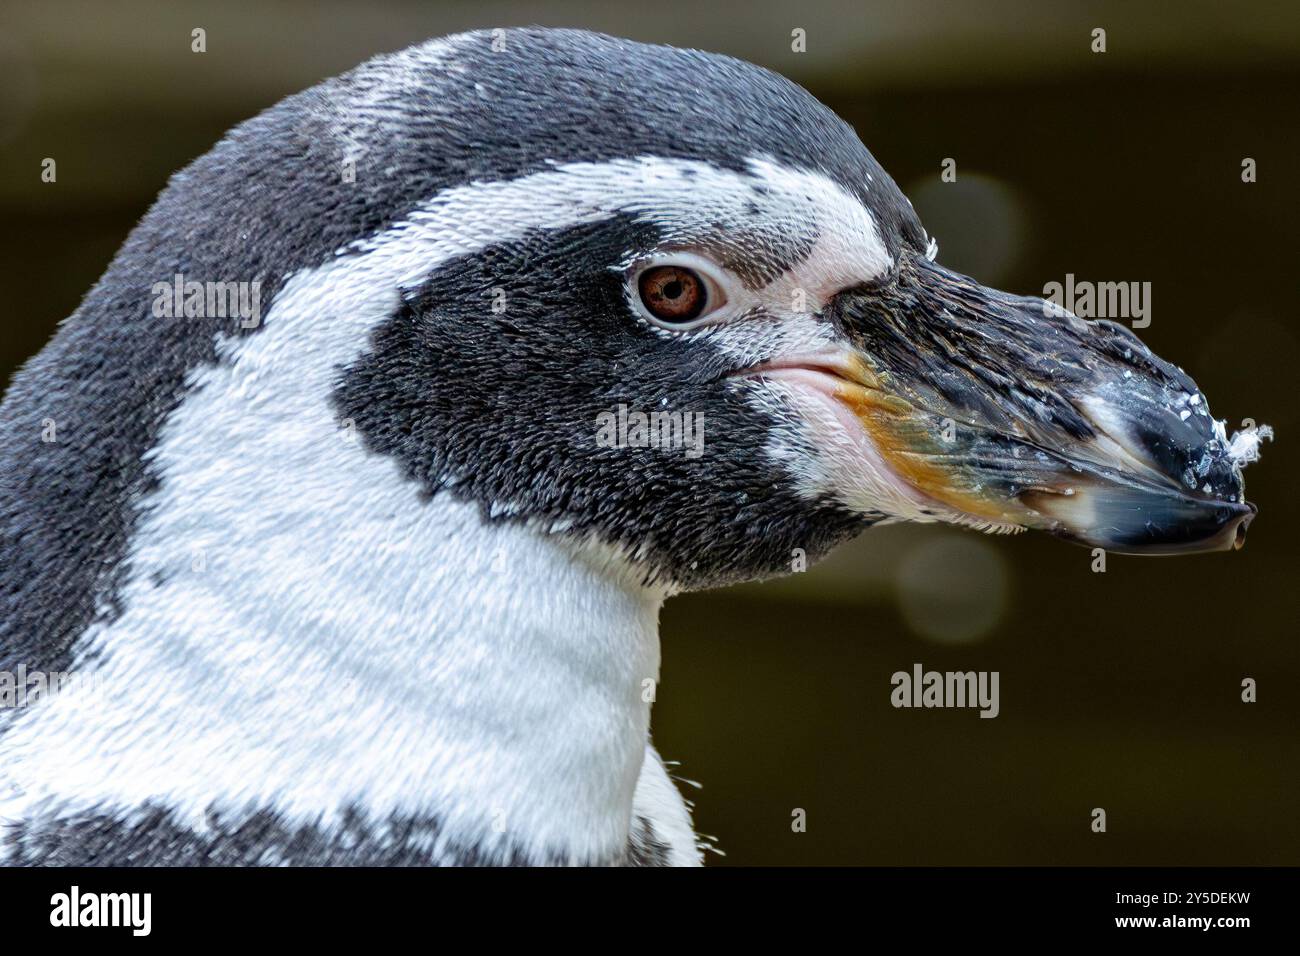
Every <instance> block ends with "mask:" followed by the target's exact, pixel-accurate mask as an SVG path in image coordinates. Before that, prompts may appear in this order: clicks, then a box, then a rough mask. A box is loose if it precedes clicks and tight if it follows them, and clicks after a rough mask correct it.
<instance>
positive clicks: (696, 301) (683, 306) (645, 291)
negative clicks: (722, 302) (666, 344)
mask: <svg viewBox="0 0 1300 956" xmlns="http://www.w3.org/2000/svg"><path fill="white" fill-rule="evenodd" d="M637 290H638V291H639V292H640V294H641V304H642V305H643V306H645V308H646V311H647V312H649V313H650V314H651V315H652V316H654V317H655V318H656V319H658V320H659V321H661V322H664V323H667V324H669V325H683V324H685V323H687V322H691V321H693V320H695V319H697V318H699V317H700V316H701V315H703V314H704V312H705V310H706V309H711V308H713V307H714V304H713V303H712V302H710V299H711V298H712V296H711V295H710V289H709V284H708V283H707V282H706V281H705V279H704V278H703V277H702V276H701V275H700V274H699V273H698V272H695V271H694V270H693V269H687V268H685V267H683V266H652V267H651V268H649V269H646V270H645V271H644V272H642V273H641V276H640V278H639V279H638V280H637Z"/></svg>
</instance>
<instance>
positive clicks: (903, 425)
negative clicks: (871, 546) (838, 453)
mask: <svg viewBox="0 0 1300 956" xmlns="http://www.w3.org/2000/svg"><path fill="white" fill-rule="evenodd" d="M852 364H853V369H852V381H848V380H847V379H846V380H845V381H844V384H843V385H841V386H840V387H839V388H837V389H836V393H835V394H836V397H837V398H838V399H839V400H840V401H842V402H844V404H845V405H847V406H848V407H849V409H850V410H851V411H852V412H853V414H854V416H855V417H856V418H857V419H858V420H859V421H860V422H862V425H863V427H864V428H866V430H867V433H868V434H869V435H870V436H871V440H872V442H873V443H874V444H875V446H876V449H877V451H878V452H879V453H880V456H881V458H882V459H884V461H885V463H886V464H888V465H889V467H890V468H892V469H893V470H894V472H895V474H897V475H898V477H899V478H901V479H902V480H903V481H904V482H906V483H907V484H908V485H910V486H911V487H913V488H915V489H916V490H917V491H920V492H921V493H922V494H925V495H927V496H929V497H931V498H933V499H935V500H936V501H939V502H942V503H943V504H945V505H948V506H949V507H951V508H954V509H955V510H957V511H960V512H964V513H965V514H967V515H971V516H974V517H978V518H984V519H987V520H988V521H993V522H998V523H1003V524H1020V523H1021V522H1022V521H1023V520H1024V515H1023V513H1018V512H1013V511H1008V510H1007V509H1006V507H1005V506H1006V502H1004V501H998V500H993V501H991V500H989V499H988V498H986V497H984V496H983V495H982V494H980V491H981V490H982V489H981V488H980V486H979V485H978V484H977V483H971V482H963V476H962V475H961V473H960V472H956V471H954V470H953V469H950V468H946V467H944V465H943V464H942V462H943V459H944V453H943V449H942V446H941V445H939V444H938V442H939V439H938V437H937V436H935V435H933V434H931V432H930V430H929V429H928V428H927V427H926V424H925V420H924V418H923V417H921V416H920V415H918V414H917V410H916V407H915V406H914V405H912V404H911V403H910V402H908V401H907V400H906V399H904V398H900V397H899V396H898V395H897V394H895V393H894V392H892V391H888V390H886V389H885V388H883V387H882V380H881V377H880V376H879V375H878V374H877V373H876V372H875V371H874V370H872V369H871V368H869V367H868V366H867V365H866V363H865V362H863V361H862V360H861V359H858V358H856V357H855V358H854V360H853V363H852ZM928 449H933V450H932V451H931V450H928Z"/></svg>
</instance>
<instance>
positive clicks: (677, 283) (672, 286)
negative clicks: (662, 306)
mask: <svg viewBox="0 0 1300 956" xmlns="http://www.w3.org/2000/svg"><path fill="white" fill-rule="evenodd" d="M681 294H682V282H681V280H680V279H674V280H673V281H672V282H669V283H668V284H667V285H665V286H664V295H665V296H666V297H667V298H669V299H675V298H677V297H678V296H680V295H681Z"/></svg>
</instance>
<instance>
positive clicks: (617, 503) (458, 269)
mask: <svg viewBox="0 0 1300 956" xmlns="http://www.w3.org/2000/svg"><path fill="white" fill-rule="evenodd" d="M658 239H659V237H658V235H657V234H656V233H654V232H653V230H652V229H651V228H650V227H648V226H646V225H638V224H636V223H635V222H633V221H632V220H631V219H630V218H627V217H617V218H614V219H609V220H605V221H602V222H598V223H595V224H592V225H584V226H579V227H575V228H571V229H566V230H560V231H554V232H539V233H534V234H533V235H531V236H529V237H527V238H525V239H523V240H521V241H519V242H512V243H506V244H503V245H499V246H493V247H489V248H487V249H484V250H482V251H481V252H479V253H477V254H475V255H472V256H467V257H463V258H460V259H456V260H453V261H450V262H447V263H445V264H443V265H442V266H441V267H439V268H438V270H437V271H436V272H434V273H433V274H432V275H431V276H430V277H429V278H428V280H427V281H426V282H425V283H424V284H423V285H422V286H421V287H420V288H418V289H417V290H414V291H413V292H412V293H411V294H409V295H408V296H407V297H406V299H405V301H404V302H403V305H402V308H401V309H400V310H399V312H398V313H397V315H395V316H394V317H393V318H392V319H391V320H390V321H388V322H387V323H385V324H384V325H383V326H382V327H380V328H379V329H378V330H377V331H376V332H375V334H374V337H373V341H372V342H371V347H370V349H369V352H368V353H367V354H366V355H365V357H364V358H362V359H361V360H360V361H358V362H357V363H356V364H354V365H353V366H352V367H351V368H348V369H346V370H345V371H344V372H343V373H342V375H341V377H340V381H339V386H338V389H337V391H336V393H335V402H336V407H337V409H338V414H339V417H340V418H342V419H351V420H352V421H353V422H354V423H355V427H356V429H357V431H358V432H359V433H360V434H361V435H362V436H363V438H364V440H365V442H366V444H367V446H368V447H369V448H370V449H372V450H374V451H377V452H380V453H382V454H386V455H391V456H393V457H395V458H397V459H398V460H399V461H401V463H402V465H403V468H404V470H405V471H406V473H407V474H408V475H409V476H410V477H411V478H413V479H414V480H416V481H419V482H420V483H421V484H422V485H423V486H424V487H425V488H426V489H427V490H428V491H429V492H437V491H439V490H441V489H444V488H447V489H448V490H449V491H450V493H452V494H455V495H456V496H458V497H460V498H462V499H464V500H470V501H475V502H477V503H479V504H480V505H481V506H482V508H483V512H484V515H485V517H487V516H490V515H498V516H499V515H503V514H504V515H507V516H509V517H511V518H514V519H535V520H539V521H541V522H542V523H544V524H546V525H550V524H552V523H560V524H563V525H564V526H565V527H566V528H567V529H568V533H569V534H572V535H577V536H581V535H585V534H587V533H590V532H595V533H596V534H598V535H599V536H600V537H601V538H602V539H603V540H605V541H607V542H610V543H613V544H617V545H620V546H622V547H623V548H625V549H627V550H628V551H629V552H630V553H632V554H633V555H635V556H638V557H641V558H643V559H644V560H645V561H646V562H647V563H648V564H649V565H650V566H651V567H652V568H653V569H654V571H653V575H654V576H656V577H657V576H660V575H666V576H667V577H669V578H671V579H672V580H673V581H675V582H677V583H678V584H680V585H682V586H687V587H696V586H702V585H715V584H721V583H726V582H729V581H733V580H739V579H749V578H753V577H756V576H761V575H766V574H772V573H779V572H782V571H787V570H789V568H790V563H791V560H792V549H794V548H803V549H804V550H805V551H806V552H807V553H808V554H809V555H810V556H816V555H819V554H821V553H824V552H825V551H826V550H827V549H828V548H829V547H830V546H832V545H833V544H835V543H838V542H839V541H840V540H842V539H843V538H845V537H847V536H849V535H851V534H853V533H855V532H856V531H858V530H860V529H861V528H862V527H863V523H862V519H861V518H860V517H858V516H856V515H853V514H850V513H849V512H847V511H846V510H844V509H843V508H841V507H839V506H837V505H835V504H833V503H831V502H825V503H822V504H818V503H816V502H810V501H808V500H807V499H805V498H802V497H800V496H798V495H797V494H796V492H795V489H794V487H793V484H792V480H791V478H790V477H789V476H787V475H784V474H782V473H781V472H780V471H779V470H778V469H777V468H776V467H775V465H774V464H773V462H772V461H771V460H769V458H768V457H767V456H766V455H765V454H764V452H763V449H764V447H765V445H766V444H767V443H768V440H769V438H770V435H771V428H772V426H773V424H774V422H773V420H772V419H771V418H770V416H769V415H767V414H765V413H764V412H762V411H761V410H759V409H758V408H757V407H755V406H754V405H753V404H752V403H751V402H750V401H749V400H748V399H747V398H746V392H745V389H746V388H747V387H748V386H747V385H745V384H744V383H740V382H737V381H736V380H734V379H730V378H728V377H727V375H728V373H729V372H733V371H736V369H734V368H733V367H732V365H731V363H730V362H729V361H728V360H727V359H726V358H725V357H724V356H723V355H722V353H720V352H718V351H717V350H715V349H714V348H712V347H711V346H709V344H708V343H707V340H692V338H690V337H687V336H666V335H664V334H662V333H657V332H656V331H654V330H652V329H651V328H650V327H649V326H648V325H647V324H645V323H644V322H643V321H642V320H640V319H639V318H637V317H636V316H635V315H634V314H633V313H632V312H631V310H630V308H629V306H628V304H627V301H626V293H625V291H624V280H623V276H622V275H621V273H619V272H616V271H614V270H613V269H611V268H610V264H613V263H618V262H620V261H623V260H624V259H625V258H626V256H627V253H628V251H629V250H634V251H635V250H637V249H648V248H652V247H653V246H654V245H655V243H656V242H657V241H658ZM494 300H495V301H497V302H500V303H502V305H503V308H502V310H501V311H500V312H494V311H493V308H492V305H493V302H494ZM620 409H622V410H623V411H624V412H626V413H627V414H629V415H630V414H631V413H643V414H645V415H646V416H647V418H650V416H651V414H652V413H667V414H669V415H673V414H680V415H682V416H685V415H687V414H689V415H693V416H698V417H697V418H695V419H694V421H695V423H696V427H697V428H699V429H700V433H701V434H702V436H703V443H702V447H701V448H700V449H699V453H698V454H696V455H692V454H691V453H690V452H691V449H690V448H688V447H687V446H686V445H685V443H683V444H681V445H679V446H678V447H666V448H665V447H660V448H653V447H628V446H626V445H625V446H624V447H617V446H613V447H611V446H609V445H608V442H606V443H605V444H604V445H602V440H601V434H600V427H601V424H602V416H605V417H604V419H603V422H604V423H605V424H609V423H610V421H611V417H612V418H614V419H617V417H618V416H619V415H620ZM683 420H685V419H684V418H683Z"/></svg>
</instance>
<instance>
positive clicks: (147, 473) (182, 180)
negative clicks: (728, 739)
mask: <svg viewBox="0 0 1300 956" xmlns="http://www.w3.org/2000/svg"><path fill="white" fill-rule="evenodd" d="M504 37H505V44H504V49H494V44H493V40H494V36H493V34H491V33H486V32H484V33H471V34H465V35H461V36H457V37H452V38H448V39H444V40H438V41H433V42H430V43H427V44H424V45H421V46H417V47H414V48H411V49H409V50H406V51H403V52H400V53H397V54H393V55H389V56H383V57H379V58H377V59H375V60H372V61H370V62H368V63H366V64H364V65H362V66H361V67H358V68H357V69H356V70H354V71H352V72H351V73H348V74H345V75H344V76H342V77H339V78H337V79H334V80H330V81H328V82H326V83H324V84H321V85H320V86H318V87H315V88H313V89H310V90H308V91H306V92H304V93H301V94H299V95H296V96H293V97H290V98H288V99H286V100H284V101H283V102H281V103H280V104H278V105H277V106H275V107H273V108H272V109H270V110H268V111H266V112H265V113H263V114H261V115H260V116H258V117H255V118H254V119H252V120H249V121H248V122H246V123H244V124H242V125H240V126H239V127H237V128H236V129H234V130H233V131H231V133H230V134H229V135H228V136H227V137H226V138H225V139H224V140H223V141H222V142H221V143H219V144H218V145H217V146H216V147H215V148H214V149H213V150H212V151H211V152H210V153H208V154H207V155H206V156H204V157H202V158H200V159H199V160H197V161H196V162H195V163H194V164H193V165H191V166H190V167H189V168H187V169H185V170H184V171H182V172H180V173H178V174H177V175H176V176H175V177H173V180H172V182H171V183H170V185H169V186H168V188H167V189H166V190H165V191H164V192H163V194H162V195H161V196H160V198H159V200H158V202H157V204H156V205H155V206H154V207H153V209H151V210H150V212H149V213H148V214H147V215H146V216H145V218H144V219H143V221H142V222H141V223H140V225H139V226H138V227H137V228H136V229H135V231H134V232H133V233H132V234H131V236H130V237H129V238H128V240H127V241H126V243H125V245H124V246H123V247H122V249H121V251H120V252H119V253H118V255H117V257H116V258H115V259H114V261H113V263H112V265H111V266H110V268H109V270H108V271H107V273H106V274H105V275H104V277H103V278H102V279H101V280H100V282H99V283H98V284H97V285H96V286H95V287H94V289H92V290H91V292H90V293H89V294H88V295H87V297H86V299H85V301H84V302H83V303H82V305H81V306H80V307H79V308H78V310H77V311H76V313H74V315H73V316H72V317H71V318H69V319H68V320H67V321H66V322H65V323H64V324H63V326H62V327H61V328H60V331H59V333H58V334H57V336H56V337H55V338H54V340H53V341H52V342H51V343H50V345H49V346H47V347H46V349H45V350H44V351H43V352H41V353H40V354H39V355H38V356H37V357H36V358H34V359H33V360H32V361H31V362H30V363H29V364H28V365H27V366H26V367H25V368H24V369H23V370H22V372H20V373H19V375H18V376H17V377H16V378H15V380H14V382H13V384H12V385H11V387H10V389H9V392H8V394H7V396H6V398H5V402H4V405H3V409H2V411H0V449H2V450H0V565H2V567H3V571H0V614H2V617H0V669H5V670H10V671H13V670H15V669H17V668H18V667H19V666H20V665H21V666H23V667H25V668H26V669H27V670H28V671H37V670H40V671H47V672H48V671H59V670H72V671H74V672H86V673H89V674H93V675H94V677H95V682H94V690H95V693H83V692H81V691H80V690H77V691H69V692H64V693H60V694H57V695H53V696H51V697H49V698H48V699H46V700H44V701H42V702H40V703H39V704H37V705H35V706H33V707H30V708H26V709H24V710H22V711H16V712H13V713H11V714H10V715H9V716H8V717H7V718H0V720H3V721H4V722H3V723H0V823H2V824H3V830H0V833H3V836H2V837H0V840H2V842H0V858H4V859H7V860H8V861H9V862H16V863H43V862H58V863H72V864H75V863H110V864H111V863H128V862H130V863H160V864H162V863H177V864H193V863H204V862H214V863H345V862H346V863H370V864H376V863H378V864H382V863H466V862H484V863H502V862H571V863H622V862H629V863H644V862H653V863H673V864H681V863H692V862H698V860H699V851H698V848H697V845H696V839H695V836H694V834H693V832H692V828H691V824H690V819H689V816H688V813H687V808H686V806H685V804H684V803H683V801H682V799H681V797H680V795H679V794H678V792H677V790H676V788H675V787H674V785H673V783H672V782H671V780H670V779H669V776H668V774H667V773H666V772H665V770H664V767H663V764H662V762H661V761H660V759H659V757H658V755H657V754H656V753H655V751H654V749H653V747H652V746H651V745H650V744H649V712H650V704H649V699H650V697H651V696H652V695H649V694H647V686H652V682H653V681H654V680H655V679H656V678H657V674H658V665H659V645H658V638H657V633H656V627H657V615H658V610H659V607H660V604H661V603H662V601H663V600H664V598H665V597H667V596H668V595H670V594H672V593H674V592H675V591H679V590H683V589H689V588H701V587H710V586H718V585H723V584H727V583H731V582H735V581H741V580H748V579H753V578H760V577H764V576H769V575H773V574H778V573H781V572H782V571H784V570H786V569H788V568H789V567H790V564H791V555H792V554H793V553H794V552H795V551H796V550H798V551H800V552H802V553H805V554H807V555H808V556H809V557H811V558H816V557H818V556H820V555H822V554H824V553H826V552H827V551H828V550H829V549H830V548H832V547H833V546H834V545H835V544H837V543H839V542H841V541H843V540H845V539H847V538H848V537H850V536H852V535H854V534H856V533H858V532H860V531H861V530H862V529H863V528H865V527H867V526H869V525H870V524H872V523H874V522H877V521H880V520H922V521H924V520H944V521H952V522H957V523H962V524H968V525H972V526H975V527H979V528H984V529H993V530H1006V529H1012V528H1016V527H1037V528H1043V529H1046V530H1049V531H1052V532H1054V533H1058V534H1062V535H1064V536H1067V537H1072V538H1076V539H1079V540H1084V541H1088V542H1093V543H1102V544H1104V545H1107V546H1114V547H1119V548H1124V549H1132V550H1143V549H1149V548H1160V547H1167V546H1169V547H1174V546H1176V547H1187V546H1191V545H1199V544H1203V543H1205V542H1210V543H1213V544H1216V545H1217V544H1222V543H1225V542H1227V541H1229V540H1232V538H1233V536H1235V534H1236V533H1237V529H1238V527H1243V528H1244V524H1245V522H1246V521H1248V520H1249V516H1250V514H1251V513H1253V511H1252V509H1251V508H1250V507H1249V506H1247V505H1245V504H1244V499H1243V497H1242V485H1241V478H1240V468H1239V462H1238V461H1237V459H1236V458H1235V457H1234V454H1233V452H1232V446H1230V444H1229V443H1228V441H1227V439H1226V436H1225V435H1224V434H1223V430H1222V426H1221V425H1219V424H1217V423H1215V422H1214V421H1213V420H1212V419H1211V418H1210V417H1209V415H1208V411H1207V409H1206V405H1205V402H1204V400H1203V399H1202V397H1201V396H1200V393H1199V392H1198V391H1197V390H1196V388H1195V386H1194V385H1193V384H1192V383H1191V381H1190V380H1189V379H1187V377H1186V376H1185V375H1183V374H1182V373H1181V372H1180V371H1179V370H1177V369H1175V368H1173V367H1172V366H1169V365H1167V364H1166V363H1164V362H1162V361H1161V360H1159V359H1158V358H1156V357H1155V356H1153V355H1151V354H1150V353H1149V352H1148V351H1147V350H1146V349H1145V348H1143V347H1142V346H1141V345H1140V343H1138V342H1137V341H1136V339H1135V338H1134V337H1133V336H1132V335H1131V334H1130V333H1126V332H1124V331H1123V330H1120V329H1119V328H1118V327H1115V326H1110V325H1108V324H1105V323H1081V322H1079V321H1078V320H1077V319H1074V318H1073V317H1072V316H1067V317H1055V318H1053V317H1050V316H1047V315H1045V314H1044V312H1043V311H1042V309H1041V303H1037V302H1036V300H1027V299H1020V298H1018V297H1013V296H1007V295H1004V294H1003V293H998V292H994V291H993V290H987V289H983V288H982V287H980V286H978V285H976V284H975V283H973V282H971V281H970V280H967V279H965V278H964V277H961V276H956V275H955V274H953V273H949V272H947V271H946V270H943V269H942V268H941V267H939V266H938V265H936V264H935V263H934V262H933V258H934V245H933V243H932V242H931V241H930V239H929V238H928V237H927V235H926V233H925V231H924V230H923V228H922V227H921V224H920V223H919V221H918V220H917V217H916V216H915V214H914V213H913V211H912V209H911V206H910V204H909V203H908V202H907V200H906V199H905V197H903V195H902V194H901V193H900V192H899V190H898V189H897V187H896V186H895V185H894V183H893V181H892V180H891V179H890V178H889V176H888V175H887V174H886V173H885V172H884V171H883V170H882V169H881V168H880V166H879V165H878V164H877V163H876V162H875V161H874V159H873V158H872V157H871V155H870V154H869V153H868V152H867V150H866V149H865V148H864V147H863V146H862V144H861V143H860V142H859V140H858V138H857V135H856V134H855V133H854V132H853V130H852V129H850V128H849V127H848V126H847V125H845V124H844V123H843V122H842V121H840V120H839V119H838V118H837V117H835V116H834V115H833V114H832V113H830V112H829V111H828V110H826V109H825V108H824V107H823V106H821V105H820V104H819V103H818V102H817V101H816V100H814V99H813V98H812V97H811V96H809V95H808V94H807V93H806V92H804V91H803V90H802V89H800V88H799V87H797V86H795V85H794V84H792V83H790V82H788V81H787V80H784V79H783V78H781V77H779V76H776V75H774V74H772V73H770V72H767V71H765V70H762V69H759V68H757V67H754V66H751V65H749V64H745V63H742V62H739V61H736V60H733V59H730V58H727V57H722V56H716V55H712V54H706V53H700V52H694V51H684V50H676V49H671V48H666V47H656V46H645V45H641V44H636V43H631V42H628V41H624V40H618V39H613V38H609V37H604V36H599V35H594V34H589V33H583V32H577V31H551V30H511V31H507V32H506V33H505V34H504ZM345 170H351V171H354V173H355V175H345V174H344V173H345ZM661 263H671V264H679V265H684V266H685V267H687V268H691V269H693V270H696V271H697V272H698V273H699V274H700V275H702V276H704V277H706V278H707V280H708V282H709V283H711V292H710V294H711V295H712V296H713V300H712V303H713V304H716V307H711V308H710V310H709V311H708V312H707V313H706V315H705V316H704V317H703V321H702V322H701V323H700V324H693V325H689V326H684V327H681V328H673V327H668V326H665V325H663V324H661V323H656V322H655V321H654V318H653V317H652V316H649V315H648V314H646V313H645V311H644V309H643V307H642V305H641V303H639V302H638V301H637V296H636V292H635V290H636V282H635V280H636V276H637V275H638V274H640V273H641V272H642V271H643V270H645V269H646V268H650V267H653V266H655V265H657V264H661ZM174 275H183V276H185V277H187V278H194V279H198V280H200V281H205V280H215V281H243V282H254V281H256V282H259V283H260V284H261V290H262V291H261V309H262V320H261V321H260V322H259V323H257V325H256V327H254V328H241V327H239V324H238V323H237V322H236V321H232V320H230V319H223V318H188V319H159V318H157V317H155V316H154V315H153V313H152V312H151V308H150V306H151V303H152V301H153V299H152V295H151V288H152V287H153V286H154V284H155V283H158V282H160V281H162V282H167V281H170V280H171V279H172V277H173V276H174ZM494 303H503V306H504V307H503V308H499V309H498V308H495V307H494ZM1125 372H1127V373H1128V374H1127V375H1125V374H1124V373H1125ZM1180 396H1181V398H1180ZM1192 397H1195V404H1193V405H1190V406H1189V405H1188V402H1189V401H1190V400H1191V398H1192ZM1179 402H1181V403H1182V405H1179ZM619 405H625V406H627V407H629V408H633V409H643V410H654V409H659V408H669V409H672V410H677V411H682V410H690V411H694V412H698V413H699V414H701V415H702V416H703V420H704V422H705V426H704V427H705V435H706V442H707V451H706V453H705V454H702V455H700V456H698V457H693V458H692V457H687V456H684V455H681V454H672V453H669V452H665V451H662V450H639V451H638V450H634V449H628V448H609V447H602V446H601V445H599V443H597V442H596V441H595V440H594V437H595V433H596V427H595V422H596V420H597V417H598V416H599V415H600V414H601V413H602V412H604V411H607V410H609V409H612V408H615V407H617V406H619ZM1188 407H1190V408H1192V409H1193V411H1192V413H1191V414H1189V415H1187V416H1182V415H1180V413H1179V410H1180V408H1181V409H1182V410H1186V409H1187V408H1188ZM47 421H52V422H54V423H56V426H57V435H58V438H57V441H54V442H45V441H42V440H41V438H42V423H43V422H47ZM949 426H951V427H949ZM950 432H951V435H950V434H949V433H950ZM1238 457H1239V456H1238ZM1189 468H1190V469H1191V470H1192V471H1194V472H1195V474H1196V476H1197V481H1196V482H1195V485H1196V487H1195V488H1194V489H1192V490H1189V489H1187V488H1182V489H1181V490H1180V486H1179V484H1178V481H1179V480H1180V479H1181V476H1182V474H1183V473H1184V472H1185V471H1186V470H1187V469H1189ZM1171 476H1174V477H1172V478H1171ZM1202 483H1203V484H1204V489H1202V488H1201V484H1202ZM1067 486H1068V487H1067ZM1103 492H1105V493H1104V494H1103Z"/></svg>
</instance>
